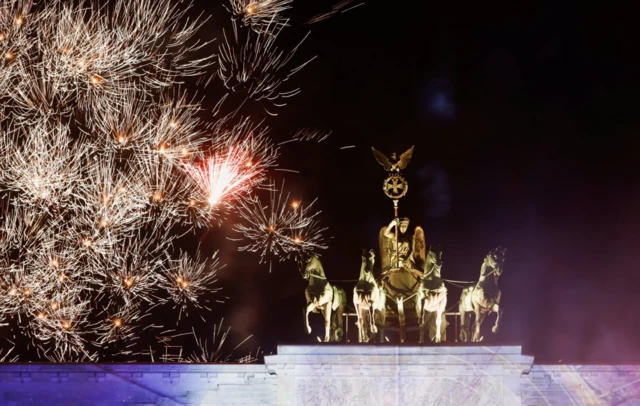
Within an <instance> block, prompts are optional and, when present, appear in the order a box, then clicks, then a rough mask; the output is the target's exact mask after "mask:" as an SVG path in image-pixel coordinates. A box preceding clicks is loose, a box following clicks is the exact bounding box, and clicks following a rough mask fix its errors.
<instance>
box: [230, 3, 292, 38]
mask: <svg viewBox="0 0 640 406" xmlns="http://www.w3.org/2000/svg"><path fill="white" fill-rule="evenodd" d="M229 2H230V5H231V8H230V11H231V12H232V13H233V15H234V17H236V18H239V19H240V20H241V21H242V22H243V23H244V24H246V25H248V26H250V27H251V29H252V30H254V31H255V32H256V33H258V34H263V33H266V34H269V33H271V32H272V30H273V29H274V28H275V29H280V28H282V27H286V26H287V25H288V22H289V20H288V19H287V18H286V17H284V16H283V15H282V13H283V12H284V11H286V10H289V9H290V8H291V7H292V5H291V3H293V0H230V1H229Z"/></svg>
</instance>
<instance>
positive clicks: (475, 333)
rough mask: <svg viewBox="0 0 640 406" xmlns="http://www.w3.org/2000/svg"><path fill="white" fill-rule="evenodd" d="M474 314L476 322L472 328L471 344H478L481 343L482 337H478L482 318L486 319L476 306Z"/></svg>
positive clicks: (485, 315)
mask: <svg viewBox="0 0 640 406" xmlns="http://www.w3.org/2000/svg"><path fill="white" fill-rule="evenodd" d="M474 311H475V314H476V321H475V324H474V326H473V327H474V328H473V339H472V341H473V342H479V341H482V337H480V326H481V325H482V322H483V321H484V318H485V317H487V313H486V312H483V311H482V309H481V308H480V307H479V306H478V307H476V308H475V309H474Z"/></svg>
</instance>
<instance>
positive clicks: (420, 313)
mask: <svg viewBox="0 0 640 406" xmlns="http://www.w3.org/2000/svg"><path fill="white" fill-rule="evenodd" d="M423 308H424V299H422V298H418V300H417V301H416V312H417V313H418V324H419V326H420V341H418V343H419V344H422V343H424V326H425V321H426V318H425V317H424V311H423V310H422V309H423Z"/></svg>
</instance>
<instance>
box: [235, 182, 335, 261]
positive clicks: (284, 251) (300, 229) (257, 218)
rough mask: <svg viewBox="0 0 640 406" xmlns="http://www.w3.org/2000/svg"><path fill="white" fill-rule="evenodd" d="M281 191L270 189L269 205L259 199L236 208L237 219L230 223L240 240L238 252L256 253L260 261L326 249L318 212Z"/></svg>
mask: <svg viewBox="0 0 640 406" xmlns="http://www.w3.org/2000/svg"><path fill="white" fill-rule="evenodd" d="M289 196H290V195H289V193H286V194H285V193H284V182H283V184H282V188H281V189H280V192H279V193H277V192H276V191H275V190H271V191H270V201H269V204H264V203H262V202H261V201H260V199H259V198H257V197H254V198H252V199H251V200H247V201H243V202H242V203H241V204H240V205H239V207H238V214H239V215H240V217H241V219H240V220H239V221H238V222H237V223H236V224H234V227H233V229H234V231H236V232H238V233H240V234H241V236H242V237H241V238H239V239H238V241H241V242H242V243H244V245H242V246H240V248H239V250H240V251H249V252H255V253H258V254H260V258H261V259H260V262H264V261H266V260H270V259H272V258H277V259H279V260H281V261H282V260H285V259H292V258H297V257H298V255H299V254H303V253H306V252H309V251H316V250H318V249H325V248H327V246H326V244H325V243H324V235H323V233H324V231H325V230H326V228H322V227H320V225H319V222H318V221H317V216H318V215H319V214H320V212H312V211H311V209H312V207H313V204H314V203H315V200H314V201H313V202H311V204H309V205H307V206H304V205H303V204H302V202H301V201H299V200H290V198H289Z"/></svg>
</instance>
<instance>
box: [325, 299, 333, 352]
mask: <svg viewBox="0 0 640 406" xmlns="http://www.w3.org/2000/svg"><path fill="white" fill-rule="evenodd" d="M330 334H331V301H329V302H327V303H325V304H324V342H325V343H328V342H329V338H330Z"/></svg>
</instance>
